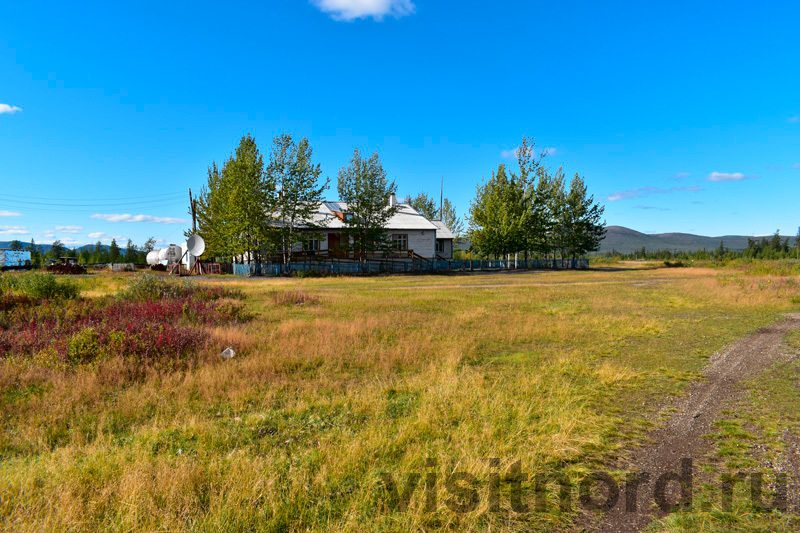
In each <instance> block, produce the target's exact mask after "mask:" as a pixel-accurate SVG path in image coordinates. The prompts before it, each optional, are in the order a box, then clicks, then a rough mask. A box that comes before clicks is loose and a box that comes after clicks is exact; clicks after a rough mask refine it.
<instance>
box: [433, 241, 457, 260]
mask: <svg viewBox="0 0 800 533" xmlns="http://www.w3.org/2000/svg"><path fill="white" fill-rule="evenodd" d="M442 242H443V243H444V249H443V250H442V251H441V252H439V253H438V254H436V255H438V256H439V257H444V258H445V259H452V258H453V239H442Z"/></svg>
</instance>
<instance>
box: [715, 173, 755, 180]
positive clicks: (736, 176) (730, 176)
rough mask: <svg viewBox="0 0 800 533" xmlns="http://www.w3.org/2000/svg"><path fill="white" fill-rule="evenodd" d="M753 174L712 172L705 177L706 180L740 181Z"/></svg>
mask: <svg viewBox="0 0 800 533" xmlns="http://www.w3.org/2000/svg"><path fill="white" fill-rule="evenodd" d="M753 177H755V176H745V175H744V174H742V173H741V172H712V173H711V174H709V175H708V177H706V179H707V180H708V181H716V182H728V181H742V180H746V179H749V178H753Z"/></svg>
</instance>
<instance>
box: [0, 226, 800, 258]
mask: <svg viewBox="0 0 800 533" xmlns="http://www.w3.org/2000/svg"><path fill="white" fill-rule="evenodd" d="M606 230H607V232H606V237H605V239H603V242H602V243H601V245H600V251H599V253H601V254H602V253H606V252H611V251H613V250H616V251H617V252H620V253H631V252H636V251H638V250H641V249H642V247H645V248H646V249H647V250H648V251H650V252H656V251H660V250H669V251H676V250H677V251H679V252H696V251H697V250H703V249H705V250H716V249H717V248H719V243H720V241H722V242H723V243H724V244H725V248H728V249H730V250H735V251H740V250H744V249H745V248H747V239H762V238H764V237H766V238H770V237H772V236H771V235H763V236H758V237H750V236H747V235H722V236H719V237H706V236H703V235H694V234H691V233H642V232H640V231H636V230H633V229H630V228H626V227H624V226H606ZM783 238H786V237H783ZM795 240H796V238H795V237H789V243H790V245H794V242H795ZM10 245H11V241H0V249H4V248H8V247H9V246H10ZM23 245H24V246H27V245H28V243H25V242H23ZM37 246H39V248H40V249H41V250H43V251H44V252H47V250H49V249H50V244H38V245H37ZM87 246H92V245H91V244H86V245H83V246H78V247H77V250H78V251H79V252H80V251H81V250H83V249H84V248H86V247H87ZM103 247H104V248H108V245H107V244H104V245H103ZM468 248H469V242H468V241H466V240H465V241H464V242H462V243H461V244H460V245H457V249H461V250H466V249H468Z"/></svg>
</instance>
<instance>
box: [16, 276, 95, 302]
mask: <svg viewBox="0 0 800 533" xmlns="http://www.w3.org/2000/svg"><path fill="white" fill-rule="evenodd" d="M9 278H11V279H12V280H13V281H12V282H11V283H10V285H11V286H10V288H11V290H15V291H18V292H20V293H22V294H23V295H25V296H27V297H28V298H30V299H31V300H60V299H64V300H71V299H74V298H77V297H78V295H79V294H80V292H81V290H80V286H79V285H78V284H77V283H76V282H75V281H74V280H71V279H66V278H61V279H59V278H58V277H56V276H55V275H53V274H48V273H46V272H29V273H26V274H22V275H20V276H13V277H12V276H9Z"/></svg>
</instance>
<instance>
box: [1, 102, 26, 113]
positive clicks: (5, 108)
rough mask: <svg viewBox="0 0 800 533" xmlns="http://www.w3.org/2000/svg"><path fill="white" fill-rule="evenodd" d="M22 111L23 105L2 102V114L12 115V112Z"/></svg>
mask: <svg viewBox="0 0 800 533" xmlns="http://www.w3.org/2000/svg"><path fill="white" fill-rule="evenodd" d="M20 111H22V108H21V107H17V106H15V105H8V104H0V115H6V114H7V115H11V114H12V113H19V112H20Z"/></svg>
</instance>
